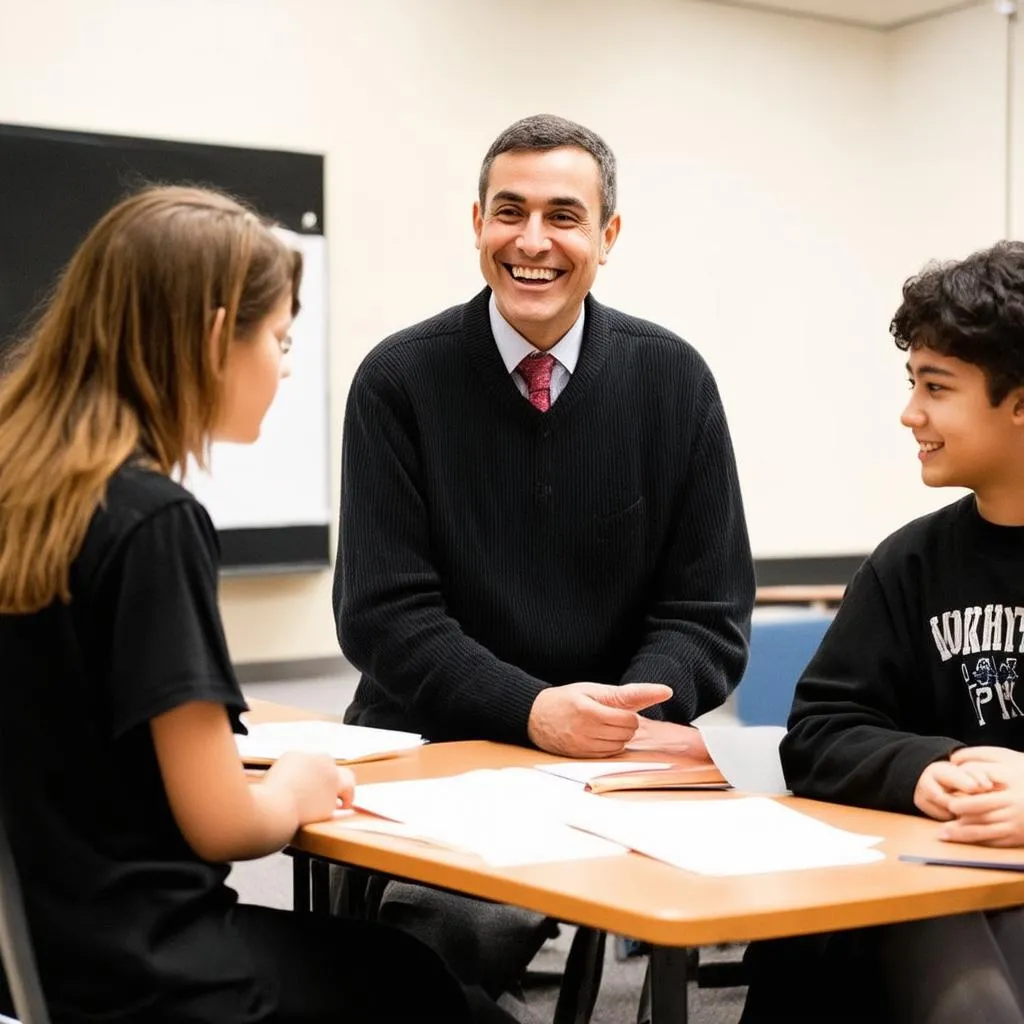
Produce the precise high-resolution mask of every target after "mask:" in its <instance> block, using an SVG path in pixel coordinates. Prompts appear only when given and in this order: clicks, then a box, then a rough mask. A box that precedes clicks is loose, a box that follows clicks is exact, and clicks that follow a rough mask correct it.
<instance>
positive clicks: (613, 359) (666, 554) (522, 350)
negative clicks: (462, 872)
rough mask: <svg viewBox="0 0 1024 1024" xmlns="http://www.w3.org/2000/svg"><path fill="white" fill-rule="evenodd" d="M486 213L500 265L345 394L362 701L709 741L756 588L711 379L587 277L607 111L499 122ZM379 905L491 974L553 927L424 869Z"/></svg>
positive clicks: (458, 733) (542, 729)
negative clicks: (422, 882)
mask: <svg viewBox="0 0 1024 1024" xmlns="http://www.w3.org/2000/svg"><path fill="white" fill-rule="evenodd" d="M473 219H474V224H475V229H476V245H477V248H478V250H479V252H480V265H481V270H482V271H483V275H484V278H485V280H486V282H487V285H488V287H487V288H485V289H484V291H483V292H481V293H480V294H479V295H477V296H476V297H475V298H474V299H472V300H470V301H469V302H468V303H466V304H465V305H464V306H458V307H455V308H452V309H449V310H447V311H445V312H443V313H441V314H439V315H438V316H436V317H433V318H432V319H430V320H427V321H426V322H424V323H421V324H418V325H416V326H415V327H411V328H409V329H407V330H404V331H401V332H399V333H398V334H396V335H394V336H392V337H390V338H388V339H387V340H385V341H384V342H382V343H381V344H380V345H378V346H377V347H376V348H375V349H374V350H373V351H372V352H371V353H370V354H369V355H368V356H367V357H366V359H365V360H364V361H363V363H362V365H361V366H360V368H359V370H358V372H357V373H356V376H355V379H354V381H353V384H352V389H351V392H350V395H349V400H348V407H347V410H346V416H345V432H344V445H343V448H344V453H343V466H342V504H341V530H340V537H341V540H340V549H339V558H338V566H337V572H336V576H335V587H334V608H335V614H336V618H337V623H338V636H339V639H340V642H341V646H342V649H343V651H344V653H345V655H346V656H347V657H348V659H349V660H350V661H351V662H352V663H353V664H354V665H355V666H356V667H357V668H358V669H360V671H361V672H362V677H361V679H360V682H359V687H358V690H357V692H356V696H355V700H354V701H353V703H352V705H351V707H350V708H349V709H348V712H347V714H346V720H347V721H349V722H356V723H359V724H362V725H372V726H385V727H392V728H401V729H412V730H416V731H419V732H422V733H423V734H424V735H425V736H426V737H428V738H429V739H431V740H458V739H488V740H497V741H502V742H506V743H516V744H523V745H529V744H533V745H535V746H537V747H539V748H540V749H543V750H547V751H550V752H553V753H557V754H565V755H569V756H573V757H601V756H608V755H612V754H616V753H619V752H620V751H622V750H623V749H624V748H625V746H626V745H627V744H629V743H632V744H643V745H646V746H651V747H656V746H674V747H676V748H678V747H680V746H688V747H689V748H690V750H691V751H693V752H697V753H700V752H701V751H702V750H703V746H702V744H701V742H700V737H699V734H698V733H697V731H696V730H695V729H693V728H691V727H690V726H689V723H690V722H691V721H692V720H693V719H694V718H695V717H696V716H697V715H699V714H701V713H702V712H704V711H708V710H710V709H711V708H714V707H716V706H717V705H719V704H721V703H722V702H723V701H724V700H725V698H726V697H727V696H728V694H729V692H730V690H731V689H732V688H733V687H734V686H735V685H736V683H737V681H738V680H739V678H740V676H741V675H742V672H743V669H744V666H745V662H746V656H747V638H748V631H749V620H750V611H751V606H752V603H753V595H754V578H753V570H752V564H751V557H750V549H749V543H748V540H747V531H746V526H745V522H744V518H743V508H742V502H741V498H740V491H739V485H738V482H737V475H736V468H735V463H734V459H733V453H732V446H731V443H730V439H729V432H728V428H727V426H726V421H725V415H724V413H723V410H722V404H721V401H720V399H719V396H718V392H717V389H716V386H715V382H714V379H713V378H712V375H711V372H710V371H709V369H708V367H707V366H706V364H705V363H704V361H703V360H702V359H701V357H700V356H699V355H698V354H697V352H696V351H694V349H692V348H691V347H690V346H689V345H688V344H686V342H684V341H683V340H682V339H680V338H679V337H677V336H676V335H674V334H672V333H671V332H669V331H667V330H665V329H664V328H661V327H659V326H657V325H655V324H652V323H647V322H645V321H642V320H638V319H636V318H634V317H630V316H626V315H625V314H623V313H620V312H617V311H616V310H613V309H609V308H607V307H605V306H602V305H601V304H600V303H598V302H597V301H596V300H595V299H593V297H592V296H590V294H589V292H590V288H591V285H592V284H593V281H594V278H595V276H596V273H597V269H598V267H599V266H600V265H601V264H603V263H604V262H605V261H606V259H607V257H608V253H609V252H610V251H611V249H612V246H613V245H614V243H615V240H616V237H617V235H618V231H619V216H618V214H617V213H616V212H615V160H614V156H613V155H612V153H611V151H610V150H609V149H608V147H607V146H606V145H605V143H604V142H603V141H602V140H601V139H600V138H598V137H597V136H596V135H594V133H592V132H590V131H589V130H587V129H586V128H583V127H581V126H580V125H576V124H573V123H572V122H569V121H565V120H564V119H562V118H558V117H553V116H548V115H541V116H536V117H530V118H526V119H524V120H523V121H520V122H517V123H516V124H515V125H513V126H512V127H510V128H509V129H507V130H506V131H505V132H503V133H502V134H501V135H500V136H499V137H498V139H497V140H496V141H495V143H494V144H493V145H492V146H491V149H490V151H489V152H488V154H487V156H486V157H485V159H484V163H483V167H482V169H481V175H480V194H479V199H478V201H477V203H476V204H475V205H474V210H473ZM639 712H643V714H639ZM430 901H434V902H432V903H431V906H430V907H429V908H426V907H425V902H430ZM438 901H439V902H438ZM456 903H458V908H457V909H453V908H455V906H456ZM467 908H468V909H467ZM382 916H384V917H385V918H386V919H387V920H391V921H393V922H395V923H399V924H403V925H405V926H406V927H409V928H411V929H414V930H416V931H417V934H419V935H421V936H423V937H425V938H426V939H427V941H428V942H430V943H431V944H433V945H434V946H435V948H439V949H440V950H441V951H442V953H444V954H445V955H446V956H447V957H448V959H449V961H450V962H451V964H452V966H453V969H455V971H456V973H458V974H460V975H461V976H462V977H463V979H464V980H466V981H469V982H473V981H479V983H480V984H482V985H483V986H484V987H485V988H487V989H488V990H489V991H491V992H492V994H494V995H497V994H498V993H499V992H500V991H502V990H503V989H506V988H508V987H510V986H511V985H512V984H514V982H515V980H516V977H517V976H518V974H519V973H520V972H521V970H522V968H523V967H524V966H525V963H526V962H527V961H528V960H529V958H530V957H532V955H533V952H535V951H536V949H537V947H538V945H539V942H540V941H541V940H542V938H543V935H544V934H545V932H544V930H543V928H542V927H539V919H538V918H537V915H532V914H531V915H528V914H525V912H522V911H516V910H513V909H512V908H495V907H493V906H488V905H486V904H482V903H480V902H478V901H469V900H462V901H458V900H457V898H456V897H452V896H450V895H443V896H442V895H440V894H431V893H430V892H429V891H428V890H424V889H421V888H417V887H412V886H405V887H398V886H394V885H392V886H391V887H389V890H388V893H387V896H386V899H385V903H384V906H383V907H382ZM469 933H472V935H470V934H469ZM514 935H519V936H520V938H521V941H520V942H518V943H517V942H516V941H515V940H514V938H512V936H514ZM499 950H500V954H501V955H497V954H498V951H499Z"/></svg>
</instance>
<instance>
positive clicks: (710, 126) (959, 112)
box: [0, 0, 1024, 661]
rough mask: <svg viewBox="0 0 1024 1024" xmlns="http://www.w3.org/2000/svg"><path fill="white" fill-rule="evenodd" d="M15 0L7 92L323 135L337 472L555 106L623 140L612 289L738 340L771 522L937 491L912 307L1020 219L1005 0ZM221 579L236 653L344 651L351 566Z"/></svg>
mask: <svg viewBox="0 0 1024 1024" xmlns="http://www.w3.org/2000/svg"><path fill="white" fill-rule="evenodd" d="M0 5H3V6H4V7H5V8H6V9H5V10H4V11H3V13H2V15H0V25H2V28H0V121H9V122H20V123H25V124H40V125H50V126H54V127H64V128H75V129H83V130H96V131H110V132H118V133H124V134H139V135H150V136H160V137H167V138H179V139H188V140H194V141H211V142H213V141H216V142H225V143H238V144H245V145H257V146H259V145H266V146H273V147H276V148H288V149H299V150H310V151H316V152H322V153H325V154H326V156H327V182H326V185H327V223H326V229H327V234H328V238H329V241H330V259H331V268H330V269H331V304H332V305H331V313H330V316H331V352H332V365H331V381H330V384H331V398H332V423H333V424H334V427H335V435H336V444H335V451H334V464H335V470H334V475H333V478H332V491H333V492H334V493H335V494H337V490H338V485H339V481H338V478H337V477H338V474H337V469H336V467H337V461H338V460H337V454H338V441H340V437H339V436H338V435H340V424H341V417H342V412H343V408H344V401H345V396H346V392H347V388H348V384H349V381H350V379H351V377H352V374H353V372H354V370H355V368H356V366H357V365H358V362H359V360H360V359H361V358H362V356H363V355H364V354H365V353H366V352H367V351H368V350H369V348H370V347H371V346H372V345H373V344H374V343H375V342H376V341H377V340H379V339H380V338H381V337H383V336H384V335H385V334H386V333H388V332H389V331H391V330H394V329H396V328H398V327H400V326H403V325H405V324H407V323H410V322H413V321H415V320H417V319H420V318H422V317H425V316H428V315H430V314H431V313H433V312H435V311H436V310H438V309H440V308H442V307H443V306H445V305H449V304H451V303H455V302H459V301H463V300H464V299H465V298H466V297H468V295H470V294H471V293H472V292H474V291H475V290H476V289H477V288H478V287H479V285H480V277H479V271H478V269H477V266H476V254H475V251H474V249H473V247H472V237H471V231H470V220H469V213H470V205H471V202H472V199H473V194H474V190H475V179H476V170H477V167H478V164H479V160H480V157H481V156H482V153H483V151H484V149H485V148H486V146H487V145H488V143H489V142H490V141H491V139H492V137H493V136H494V135H495V134H496V133H497V132H498V131H499V130H500V129H501V128H502V127H504V126H505V125H506V124H507V123H509V122H511V121H512V120H514V119H515V118H517V117H519V116H522V115H523V114H526V113H532V112H536V111H541V110H549V111H555V112H558V113H562V114H565V115H567V116H569V117H573V118H575V119H578V120H580V121H583V122H584V123H586V124H588V125H590V126H592V127H593V128H595V129H596V130H598V131H599V132H601V133H602V134H603V135H605V137H606V138H607V139H608V140H609V142H610V143H611V144H612V146H613V147H614V148H615V150H616V151H617V153H618V155H619V159H620V176H621V195H620V198H621V208H622V211H623V219H624V227H623V234H622V236H621V240H620V243H619V245H618V246H617V248H616V251H615V253H614V254H613V258H612V261H611V263H610V264H609V266H608V267H607V268H605V270H604V271H603V272H602V277H601V278H600V279H599V282H598V286H597V288H596V293H597V295H598V296H599V297H600V298H601V299H603V300H604V301H607V302H610V303H612V304H615V305H619V306H621V307H623V308H625V309H627V310H628V311H630V312H632V313H636V314H638V315H642V316H647V317H650V318H653V319H655V320H658V321H660V322H662V323H664V324H666V325H667V326H670V327H672V328H674V329H675V330H677V331H679V332H680V333H681V334H683V335H684V336H685V337H687V338H688V339H690V340H691V341H693V342H694V343H695V344H696V345H697V346H698V348H700V350H701V351H702V352H703V353H704V354H705V356H706V357H707V359H708V361H709V362H710V363H711V365H712V367H713V369H714V370H715V372H716V374H717V376H718V378H719V382H720V385H721V389H722V393H723V396H724V398H725V402H726V407H727V411H728V413H729V416H730V421H731V423H732V426H733V431H734V437H735V442H736V448H737V455H738V459H739V464H740V470H741V475H742V480H743V486H744V493H745V499H746V504H747V509H748V514H749V520H750V528H751V536H752V540H753V543H754V548H755V552H756V553H757V554H759V555H778V554H813V553H842V552H858V551H864V550H866V549H868V548H870V547H871V546H873V545H874V543H875V542H876V541H877V540H878V539H879V538H880V537H881V535H882V534H883V533H884V532H885V531H886V530H887V529H889V528H890V527H891V525H893V524H894V523H895V522H898V521H902V520H903V519H906V518H907V517H908V515H910V514H914V513H915V512H916V511H917V510H919V509H920V508H923V507H924V505H925V504H926V503H927V501H928V500H929V499H930V497H931V496H930V495H927V494H922V493H920V492H922V491H923V489H922V488H920V487H919V485H915V484H914V479H915V472H916V471H915V465H916V464H915V463H914V461H913V452H912V450H911V449H910V448H909V447H908V446H907V445H906V442H905V441H904V439H902V438H900V439H899V440H898V441H897V437H898V429H896V428H894V427H893V423H894V421H895V416H896V414H897V411H898V405H899V402H900V401H901V400H902V392H901V388H902V378H901V374H900V372H899V369H898V366H899V363H898V360H897V362H896V363H895V366H894V362H893V354H892V350H891V345H887V342H886V333H885V329H886V325H887V323H888V318H889V316H890V315H891V312H892V309H893V308H894V297H898V295H897V293H896V292H895V290H894V285H898V282H899V281H900V280H901V279H902V278H903V277H904V276H906V274H907V273H908V272H909V271H910V270H913V269H914V268H915V267H916V266H917V264H918V263H920V261H921V259H922V258H923V257H924V256H926V255H932V254H936V253H938V252H939V251H940V250H941V251H942V252H948V253H950V254H955V253H956V252H959V251H962V250H963V249H964V247H965V246H967V245H973V244H975V241H978V242H983V241H985V240H987V239H988V238H989V237H990V236H991V235H992V233H993V232H994V233H998V232H999V231H1000V224H1001V222H1000V220H999V217H1000V215H1001V210H1000V208H999V202H1000V200H998V198H995V199H993V195H992V189H994V190H995V194H996V196H998V189H999V187H1001V186H999V184H998V183H999V176H1000V173H1001V165H1000V164H999V160H1000V159H1001V157H1000V151H999V146H998V138H999V133H1000V131H1001V129H1000V127H999V124H1000V117H1001V109H1000V108H999V106H998V104H999V95H1000V94H999V82H1000V73H1001V68H1000V65H999V52H1005V50H1003V51H999V52H995V51H997V50H998V44H999V42H1000V36H999V33H1000V32H1001V31H1005V25H1004V24H1003V21H1002V19H1000V18H998V16H996V15H994V14H993V13H992V12H991V11H990V10H989V9H988V8H986V9H984V10H978V11H969V12H964V13H962V14H959V15H950V16H949V17H948V18H945V19H941V20H940V21H936V22H932V23H928V24H926V25H921V26H916V27H914V28H910V29H906V30H902V31H901V32H897V33H890V34H884V33H877V32H873V31H867V30H859V29H853V28H845V27H841V26H836V25H828V24H823V23H818V22H814V21H810V20H801V19H794V18H783V17H778V16H775V15H772V14H767V13H754V12H750V11H744V10H738V9H734V8H728V7H716V6H714V5H709V4H704V3H699V2H686V0H630V2H629V3H626V2H621V3H620V2H616V0H561V2H560V3H558V4H551V3H549V2H547V0H516V2H514V3H513V2H511V0H431V2H430V3H427V2H423V0H376V2H373V3H371V2H362V3H360V2H356V0H334V2H332V0H173V2H171V0H134V2H129V0H90V3H88V4H81V3H78V2H77V0H36V2H35V4H33V5H28V4H17V5H15V4H13V3H11V2H10V0H0ZM954 37H955V39H956V43H957V55H956V59H955V60H954V59H953V57H952V55H951V53H950V47H951V45H952V41H953V39H954ZM962 82H963V83H966V84H965V85H963V86H962V85H961V83H962ZM922 106H923V107H924V108H925V113H924V115H922V116H918V115H920V114H921V107H922ZM953 125H955V126H956V127H955V130H953V128H952V127H951V126H953ZM965 136H966V137H967V138H968V139H969V140H970V143H969V144H961V142H960V140H962V139H963V138H964V137H965ZM936 139H938V140H939V141H938V143H937V142H936ZM1021 166H1024V164H1021ZM993 181H995V182H996V184H995V185H994V186H993V185H992V184H991V183H992V182H993ZM965 183H966V184H965ZM1019 205H1020V204H1018V206H1019ZM894 218H895V219H894ZM894 495H895V497H894ZM222 598H223V600H222V604H223V609H224V614H225V619H226V624H227V629H228V636H229V642H230V644H231V648H232V653H233V655H234V656H235V658H236V659H237V660H239V661H263V660H280V659H300V658H312V657H321V656H326V655H332V654H334V653H335V652H336V643H335V639H334V632H333V626H332V623H331V613H330V577H329V574H326V573H325V574H316V575H311V576H295V577H268V578H264V579H258V580H253V579H229V580H225V582H224V586H223V593H222Z"/></svg>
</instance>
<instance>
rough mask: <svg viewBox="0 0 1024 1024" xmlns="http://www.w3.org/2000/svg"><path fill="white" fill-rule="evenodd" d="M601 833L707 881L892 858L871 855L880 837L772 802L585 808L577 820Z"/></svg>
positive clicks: (613, 803) (606, 803)
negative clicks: (722, 877) (713, 877)
mask: <svg viewBox="0 0 1024 1024" xmlns="http://www.w3.org/2000/svg"><path fill="white" fill-rule="evenodd" d="M569 821H570V823H571V824H573V825H575V826H576V827H577V828H581V829H585V830H586V831H589V832H593V833H594V834H595V835H599V836H603V837H605V838H607V839H611V840H614V841H615V842H618V843H622V844H623V845H625V846H628V847H630V848H631V849H633V850H636V851H637V852H638V853H643V854H646V855H647V856H649V857H653V858H655V859H656V860H661V861H664V862H665V863H667V864H672V865H673V866H674V867H678V868H683V869H684V870H686V871H694V872H697V873H699V874H704V875H748V874H762V873H765V872H771V871H795V870H799V869H805V868H822V867H838V866H841V865H846V864H867V863H870V862H872V861H877V860H882V859H884V854H882V853H881V852H880V851H878V850H874V849H871V847H872V846H874V844H875V843H878V842H880V841H881V837H880V836H865V835H861V834H859V833H856V832H846V831H843V830H842V829H837V828H833V827H832V826H831V825H826V824H824V823H822V822H820V821H818V820H817V819H815V818H812V817H810V816H809V815H806V814H801V813H800V812H799V811H794V810H793V809H792V808H789V807H784V806H783V805H782V804H779V803H778V802H776V801H774V800H770V799H768V798H766V797H747V798H741V799H729V800H700V801H672V802H668V801H651V802H645V803H632V802H626V801H621V800H601V799H598V800H597V801H591V802H589V803H586V804H582V803H581V804H578V805H576V807H575V808H574V810H573V811H572V814H571V816H570V818H569Z"/></svg>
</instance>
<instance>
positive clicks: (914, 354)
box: [900, 348, 1024, 500]
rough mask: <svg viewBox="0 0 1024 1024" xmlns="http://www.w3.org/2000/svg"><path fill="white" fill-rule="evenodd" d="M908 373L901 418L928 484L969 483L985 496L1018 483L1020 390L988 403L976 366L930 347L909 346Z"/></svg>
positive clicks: (984, 384) (983, 378) (1020, 431)
mask: <svg viewBox="0 0 1024 1024" xmlns="http://www.w3.org/2000/svg"><path fill="white" fill-rule="evenodd" d="M907 373H908V374H909V376H910V385H911V395H910V401H909V402H908V403H907V407H906V408H905V409H904V410H903V415H902V416H901V417H900V422H901V423H902V424H903V425H904V426H905V427H909V428H910V429H911V430H912V431H913V432H914V439H915V440H916V441H917V443H918V458H919V459H920V460H921V479H922V480H923V481H924V482H925V483H926V484H927V485H928V486H929V487H969V488H970V489H971V490H972V491H974V492H975V493H976V494H977V495H978V497H979V499H981V500H984V499H985V498H988V497H994V496H996V495H998V494H999V493H1000V492H1002V491H1005V490H1006V489H1007V488H1008V486H1010V485H1011V482H1012V481H1019V478H1020V472H1019V470H1015V469H1014V466H1015V464H1016V461H1017V458H1016V456H1014V455H1013V454H1012V453H1014V452H1019V451H1020V446H1021V436H1022V433H1024V432H1022V430H1021V428H1020V419H1021V417H1020V405H1021V401H1020V392H1019V391H1011V392H1010V394H1009V395H1008V396H1007V397H1006V398H1004V399H1003V401H1002V402H1000V403H999V405H996V406H993V405H992V403H991V401H990V399H989V394H988V386H987V381H986V378H985V374H984V373H983V372H982V370H981V369H980V368H979V367H977V366H975V365H974V364H973V363H965V362H964V361H963V360H961V359H956V358H954V357H953V356H944V355H940V354H939V353H938V352H935V351H934V350H932V349H929V348H916V349H913V350H911V353H910V359H909V361H908V362H907ZM1014 486H1019V483H1016V484H1014Z"/></svg>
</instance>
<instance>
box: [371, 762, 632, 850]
mask: <svg viewBox="0 0 1024 1024" xmlns="http://www.w3.org/2000/svg"><path fill="white" fill-rule="evenodd" d="M594 799H598V798H597V797H593V796H591V795H590V794H584V793H582V792H581V791H580V790H578V789H577V788H576V787H575V786H572V785H567V784H566V781H565V780H564V779H558V778H555V777H554V776H551V775H544V774H542V773H540V772H536V771H534V770H533V769H532V768H501V769H487V768H483V769H477V770H475V771H469V772H464V773H462V774H460V775H452V776H446V777H444V778H439V779H415V780H411V781H407V782H379V783H371V784H370V785H366V786H359V787H357V789H356V796H355V803H356V806H357V807H358V808H359V809H360V810H363V811H368V812H369V813H371V814H377V815H380V816H381V817H385V818H390V819H392V820H394V821H400V822H402V823H403V824H405V825H407V826H408V827H409V828H411V829H413V830H414V831H415V833H416V834H417V836H419V837H422V838H424V839H433V840H436V841H437V842H438V843H439V844H440V845H444V846H449V847H454V848H458V849H461V850H465V851H467V852H471V853H475V854H477V855H478V856H480V857H482V858H483V859H484V860H485V861H487V862H488V863H489V864H492V865H494V866H496V867H514V866H519V865H527V864H545V863H550V862H553V861H570V860H583V859H592V858H595V857H610V856H620V855H622V854H625V853H628V852H629V851H628V849H627V848H626V847H624V846H623V845H621V844H619V843H615V842H613V841H612V840H609V839H606V838H604V837H599V836H595V835H592V834H588V833H585V832H581V831H579V830H577V829H574V828H571V827H570V826H569V825H568V824H566V822H565V819H566V817H567V815H568V814H569V809H570V807H571V806H572V805H573V804H574V803H575V802H576V801H579V800H594Z"/></svg>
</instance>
